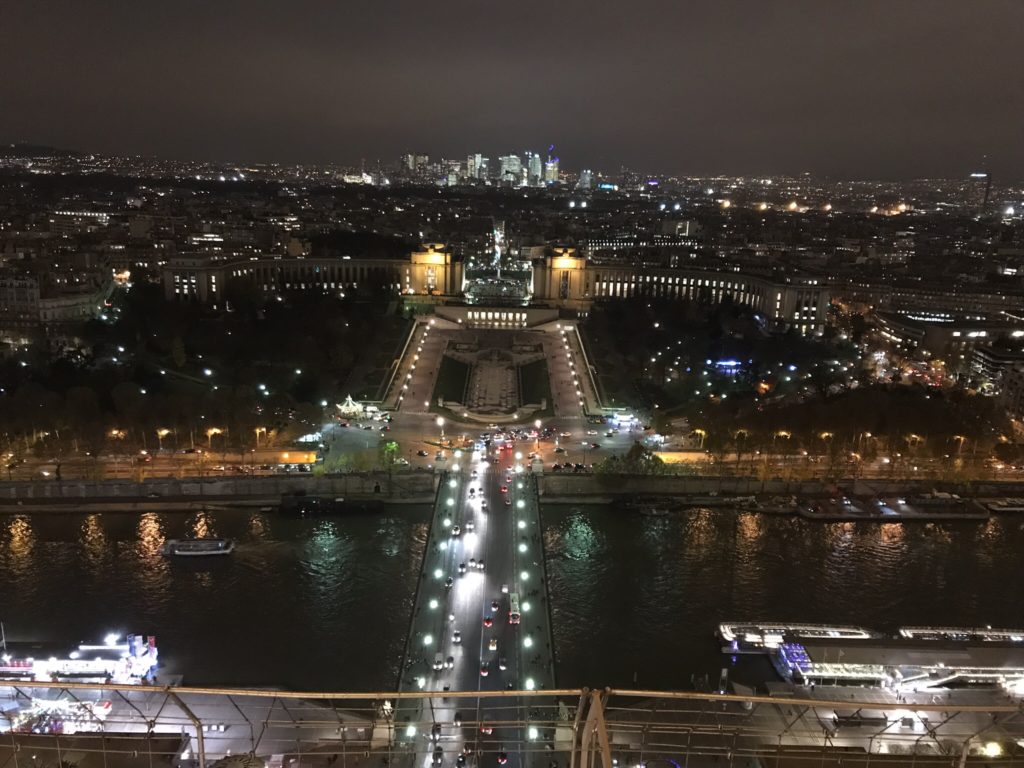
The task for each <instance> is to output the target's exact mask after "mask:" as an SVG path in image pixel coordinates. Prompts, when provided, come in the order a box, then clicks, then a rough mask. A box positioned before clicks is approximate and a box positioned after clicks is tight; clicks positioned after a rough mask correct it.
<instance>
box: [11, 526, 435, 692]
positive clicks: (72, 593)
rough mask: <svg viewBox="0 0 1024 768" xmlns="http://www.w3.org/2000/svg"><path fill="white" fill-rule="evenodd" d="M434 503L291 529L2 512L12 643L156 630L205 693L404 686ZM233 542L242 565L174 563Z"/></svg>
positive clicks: (234, 560) (230, 561)
mask: <svg viewBox="0 0 1024 768" xmlns="http://www.w3.org/2000/svg"><path fill="white" fill-rule="evenodd" d="M428 520H429V508H428V507H423V506H402V507H400V508H397V509H396V510H393V511H389V512H387V513H385V515H384V516H371V515H365V516H360V515H356V516H351V517H344V518H330V519H327V518H324V519H320V520H290V519H286V518H281V517H278V516H277V515H275V514H263V513H252V512H249V511H242V510H224V511H207V512H201V513H194V514H188V513H160V514H157V513H146V514H141V515H135V514H101V515H71V514H66V515H50V516H47V515H35V516H26V515H18V516H11V517H0V569H2V578H0V613H2V615H0V618H2V619H3V621H4V624H5V629H6V632H7V637H8V638H9V639H11V640H32V639H38V640H51V641H56V642H66V643H68V644H71V643H74V642H77V641H84V640H91V641H95V640H97V639H98V638H101V637H103V635H104V634H106V633H107V632H108V631H117V632H130V631H137V632H143V633H146V634H154V635H156V636H157V638H158V642H159V644H160V648H161V660H162V661H163V662H164V663H165V664H166V665H167V669H165V670H164V672H165V673H168V672H169V673H180V674H183V675H184V677H185V681H186V682H189V683H192V684H197V685H206V684H209V685H241V686H262V685H277V686H281V687H286V688H287V687H291V688H304V689H336V690H376V689H380V688H384V689H388V688H391V687H393V686H394V685H395V681H396V680H397V677H398V665H399V663H400V660H401V654H402V650H403V645H404V633H405V631H406V628H407V626H408V617H409V611H410V607H411V604H412V597H413V592H414V589H415V586H416V579H417V577H418V567H419V565H420V558H421V556H422V550H423V546H424V542H425V539H426V530H427V521H428ZM188 536H222V537H227V538H232V539H234V540H235V541H236V549H235V551H234V553H233V554H232V555H231V556H227V557H211V558H171V557H165V556H164V555H163V554H162V547H163V545H164V543H165V542H166V540H167V539H168V538H184V537H188Z"/></svg>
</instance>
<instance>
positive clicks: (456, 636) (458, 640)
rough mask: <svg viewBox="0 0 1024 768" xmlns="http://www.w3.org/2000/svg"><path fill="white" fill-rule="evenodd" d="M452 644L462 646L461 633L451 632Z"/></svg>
mask: <svg viewBox="0 0 1024 768" xmlns="http://www.w3.org/2000/svg"><path fill="white" fill-rule="evenodd" d="M452 642H453V643H455V644H456V645H462V632H460V631H459V630H457V629H456V630H455V631H454V632H452Z"/></svg>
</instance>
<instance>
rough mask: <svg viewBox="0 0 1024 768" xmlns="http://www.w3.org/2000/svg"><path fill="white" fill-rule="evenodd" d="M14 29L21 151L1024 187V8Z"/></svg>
mask: <svg viewBox="0 0 1024 768" xmlns="http://www.w3.org/2000/svg"><path fill="white" fill-rule="evenodd" d="M4 19H5V23H4V26H5V28H6V29H7V30H8V31H9V32H10V33H11V34H9V35H8V38H7V42H6V54H5V59H6V63H5V77H4V78H3V82H2V83H0V103H2V104H3V105H4V107H3V110H4V119H3V123H2V125H0V140H3V141H8V142H18V141H27V142H31V143H41V144H50V145H54V146H59V147H63V148H67V149H76V150H80V151H85V152H99V153H106V154H142V155H155V156H161V157H165V158H169V159H179V160H184V159H190V160H215V161H235V162H259V161H275V162H303V163H342V164H350V165H358V164H359V162H360V161H362V160H365V161H366V162H367V163H370V164H372V163H374V162H376V161H377V160H380V159H384V160H387V159H390V158H392V157H395V156H397V155H399V154H401V153H402V152H406V151H418V152H427V153H430V154H432V155H437V156H455V157H458V156H460V155H464V154H465V153H467V152H484V153H485V154H492V155H494V154H499V153H506V152H511V151H519V152H521V151H523V150H525V149H529V148H536V149H541V148H544V147H547V146H548V145H549V144H555V145H556V146H557V147H559V148H560V150H561V156H562V160H563V163H564V164H566V165H567V166H568V167H571V168H574V169H577V170H578V169H580V168H585V167H591V168H604V169H608V170H617V169H618V168H619V167H620V166H628V167H632V168H636V169H637V170H639V171H641V172H644V173H665V174H671V175H711V174H732V175H740V174H780V173H782V174H797V173H802V172H810V173H813V174H816V175H827V176H833V177H841V178H882V179H898V178H917V177H960V176H963V175H964V174H966V173H968V172H970V171H971V170H977V169H978V168H979V167H981V165H982V163H983V162H987V163H988V165H989V168H988V170H991V171H992V172H994V173H995V174H996V176H997V178H1002V179H1019V178H1021V177H1022V176H1024V153H1022V152H1021V151H1020V145H1019V138H1020V136H1019V133H1020V131H1019V128H1020V126H1021V125H1022V124H1024V81H1022V76H1021V72H1022V71H1024V67H1022V64H1024V52H1022V50H1021V47H1020V45H1019V33H1020V30H1021V28H1024V6H1022V5H1021V4H1020V3H1018V2H1014V1H1013V0H985V1H984V2H972V3H963V2H955V1H953V0H911V1H908V2H899V3H893V2H887V1H883V0H867V1H866V2H858V3H849V4H840V5H836V4H832V3H820V2H787V3H754V4H751V3H745V2H721V3H678V2H640V3H634V4H630V5H629V6H628V7H627V6H625V5H623V4H621V3H593V2H577V1H575V0H573V1H571V2H561V3H540V2H533V1H532V0H531V1H530V2H521V3H516V4H514V5H508V4H505V5H494V4H490V3H479V2H461V1H457V2H445V3H420V2H406V1H404V0H388V1H386V2H379V3H369V4H352V3H336V2H327V1H326V0H304V1H302V2H296V3H288V4H277V3H268V4H264V3H261V4H259V5H258V6H254V5H253V4H251V3H245V2H219V3H199V2H185V3H172V4H167V3H160V2H153V1H152V0H143V1H142V2H136V3H131V4H124V5H117V6H95V5H91V4H82V3H73V2H55V3H36V2H23V1H22V0H15V2H9V3H6V4H5V7H4ZM986 158H987V160H985V159H986Z"/></svg>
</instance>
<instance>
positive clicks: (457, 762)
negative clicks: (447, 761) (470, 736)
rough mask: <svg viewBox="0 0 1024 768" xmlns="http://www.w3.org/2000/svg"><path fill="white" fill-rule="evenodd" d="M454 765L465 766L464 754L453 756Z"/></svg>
mask: <svg viewBox="0 0 1024 768" xmlns="http://www.w3.org/2000/svg"><path fill="white" fill-rule="evenodd" d="M455 765H456V766H457V768H465V765H466V756H465V755H459V756H458V757H456V758H455Z"/></svg>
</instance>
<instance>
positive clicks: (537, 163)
mask: <svg viewBox="0 0 1024 768" xmlns="http://www.w3.org/2000/svg"><path fill="white" fill-rule="evenodd" d="M528 156H529V158H530V160H529V173H528V174H527V177H526V183H527V184H529V185H530V186H531V187H539V186H540V185H541V183H542V182H543V179H544V163H543V161H542V160H541V159H540V155H538V154H537V153H536V152H529V153H528Z"/></svg>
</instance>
